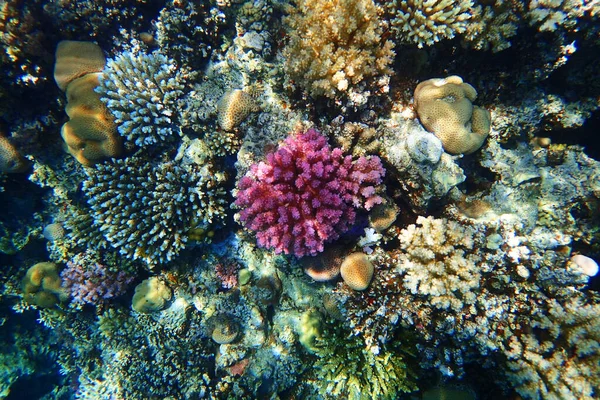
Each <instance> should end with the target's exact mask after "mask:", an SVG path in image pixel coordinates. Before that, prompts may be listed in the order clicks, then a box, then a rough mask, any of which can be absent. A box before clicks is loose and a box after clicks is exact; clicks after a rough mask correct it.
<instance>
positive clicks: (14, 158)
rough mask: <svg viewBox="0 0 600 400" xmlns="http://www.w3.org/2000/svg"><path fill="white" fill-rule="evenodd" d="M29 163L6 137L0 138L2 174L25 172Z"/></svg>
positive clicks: (0, 167)
mask: <svg viewBox="0 0 600 400" xmlns="http://www.w3.org/2000/svg"><path fill="white" fill-rule="evenodd" d="M28 166H29V163H28V162H27V160H26V159H25V158H24V157H23V156H22V155H21V153H19V151H18V150H17V149H16V148H15V146H13V145H12V143H11V142H10V141H9V140H8V139H7V138H5V137H3V136H0V172H2V173H5V174H10V173H15V172H23V171H25V170H26V169H27V167H28Z"/></svg>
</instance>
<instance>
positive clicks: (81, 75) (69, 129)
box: [54, 41, 122, 166]
mask: <svg viewBox="0 0 600 400" xmlns="http://www.w3.org/2000/svg"><path fill="white" fill-rule="evenodd" d="M104 63H105V60H104V55H103V54H102V50H101V49H100V47H98V46H97V45H95V44H93V43H90V42H74V41H62V42H60V43H59V44H58V47H57V49H56V65H55V68H54V79H55V80H56V83H57V85H58V86H59V87H60V88H61V89H63V90H65V91H66V94H67V107H66V109H65V111H66V113H67V115H68V116H69V118H70V119H69V121H67V122H66V123H65V124H64V125H63V126H62V129H61V136H62V138H63V140H64V141H65V143H66V144H67V149H68V151H69V153H71V154H72V155H73V156H74V157H75V158H76V159H77V161H79V162H80V163H81V164H83V165H86V166H90V165H93V164H95V163H96V162H98V161H101V160H104V159H106V158H110V157H118V156H119V155H120V154H121V151H122V139H121V137H120V136H119V134H118V132H117V129H116V126H115V123H114V118H113V116H112V115H111V113H110V112H109V111H108V109H107V108H106V106H105V105H104V103H102V101H101V100H100V95H99V94H98V93H96V92H95V90H94V89H95V88H96V87H97V86H98V84H99V78H100V77H101V76H102V74H101V73H100V71H102V69H103V68H104Z"/></svg>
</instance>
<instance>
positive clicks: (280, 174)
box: [235, 129, 385, 257]
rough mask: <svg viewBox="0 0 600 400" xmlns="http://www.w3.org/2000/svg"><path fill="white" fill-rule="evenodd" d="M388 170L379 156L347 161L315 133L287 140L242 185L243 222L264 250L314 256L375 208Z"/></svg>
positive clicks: (239, 188) (244, 178)
mask: <svg viewBox="0 0 600 400" xmlns="http://www.w3.org/2000/svg"><path fill="white" fill-rule="evenodd" d="M384 173H385V170H384V169H383V166H382V165H381V161H380V160H379V158H378V157H371V158H366V157H360V158H358V159H357V160H353V159H352V156H344V155H343V154H342V150H341V149H339V148H334V149H331V148H330V147H329V145H328V144H327V139H325V137H324V136H322V135H321V134H320V133H319V132H317V131H316V130H314V129H310V130H308V131H306V132H302V133H298V134H296V135H292V136H290V137H288V138H287V139H286V141H285V143H284V144H283V145H281V146H280V147H279V149H278V150H277V151H276V152H275V153H271V154H269V155H267V161H266V162H260V163H258V164H254V165H252V167H251V168H250V171H249V172H248V173H247V174H246V176H244V177H243V178H242V179H241V180H240V181H239V183H238V192H237V200H236V201H235V205H236V206H237V207H239V208H240V209H241V211H240V212H239V219H240V221H241V222H242V224H243V225H244V226H246V227H247V228H249V229H250V230H252V231H255V232H256V237H257V242H258V245H259V246H260V247H265V248H268V249H273V250H274V251H275V253H277V254H279V253H285V254H293V255H295V256H296V257H302V256H305V255H315V254H317V253H320V252H322V251H323V249H324V244H325V243H327V242H331V241H333V240H335V239H337V238H338V237H339V235H340V234H341V233H343V232H345V231H346V230H348V228H349V227H350V226H351V225H352V224H353V223H354V220H355V218H356V210H355V208H357V207H364V208H366V209H367V210H368V209H371V207H373V206H374V205H375V204H379V203H381V202H382V201H383V199H382V198H381V197H380V196H378V195H377V194H376V191H377V190H376V186H377V185H379V184H380V183H381V180H382V178H383V175H384Z"/></svg>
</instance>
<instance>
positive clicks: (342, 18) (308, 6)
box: [283, 0, 394, 105]
mask: <svg viewBox="0 0 600 400" xmlns="http://www.w3.org/2000/svg"><path fill="white" fill-rule="evenodd" d="M286 24H287V25H288V35H289V38H288V39H289V40H288V43H287V45H286V46H285V48H284V50H283V54H284V56H285V71H286V73H287V74H288V75H289V77H290V78H291V79H292V80H293V81H294V82H295V84H296V85H298V86H299V87H300V88H302V89H303V90H304V91H306V92H307V93H308V94H309V95H311V96H312V97H313V98H317V97H320V96H325V97H327V98H330V99H339V98H350V99H352V97H354V99H353V100H352V102H353V103H354V104H357V105H360V104H361V103H364V102H365V100H366V99H360V100H359V98H360V97H368V95H369V94H375V93H376V92H378V91H382V90H384V89H385V86H386V85H387V82H386V80H385V77H386V76H387V75H389V74H390V73H391V70H390V68H389V65H390V63H391V62H392V59H393V57H394V52H393V50H392V48H393V45H392V42H391V41H387V40H383V39H382V34H383V28H382V25H381V22H380V20H379V17H378V15H377V7H376V5H375V4H374V3H373V0H337V1H334V2H331V1H328V0H301V1H298V2H297V5H296V8H295V9H294V10H293V11H292V13H291V15H290V16H289V17H288V18H287V19H286ZM368 88H373V89H372V90H373V92H370V91H369V89H368Z"/></svg>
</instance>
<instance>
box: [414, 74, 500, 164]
mask: <svg viewBox="0 0 600 400" xmlns="http://www.w3.org/2000/svg"><path fill="white" fill-rule="evenodd" d="M476 97H477V92H476V91H475V89H474V88H473V86H471V85H469V84H468V83H464V82H463V80H462V78H461V77H459V76H456V75H453V76H449V77H447V78H445V79H429V80H426V81H423V82H421V83H419V84H418V85H417V87H416V88H415V108H416V110H417V114H419V120H420V121H421V123H422V124H423V126H424V127H425V128H426V129H427V130H428V131H429V132H432V133H435V135H436V136H437V137H438V138H439V139H440V140H441V141H442V144H443V145H444V150H446V151H447V152H448V153H450V154H469V153H473V152H474V151H477V150H478V149H479V148H480V147H481V145H482V144H483V141H484V140H485V138H486V137H487V135H488V134H489V133H490V124H491V122H490V119H491V116H490V112H489V111H487V110H485V109H483V108H481V107H478V106H473V104H472V102H473V101H474V100H475V98H476Z"/></svg>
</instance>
